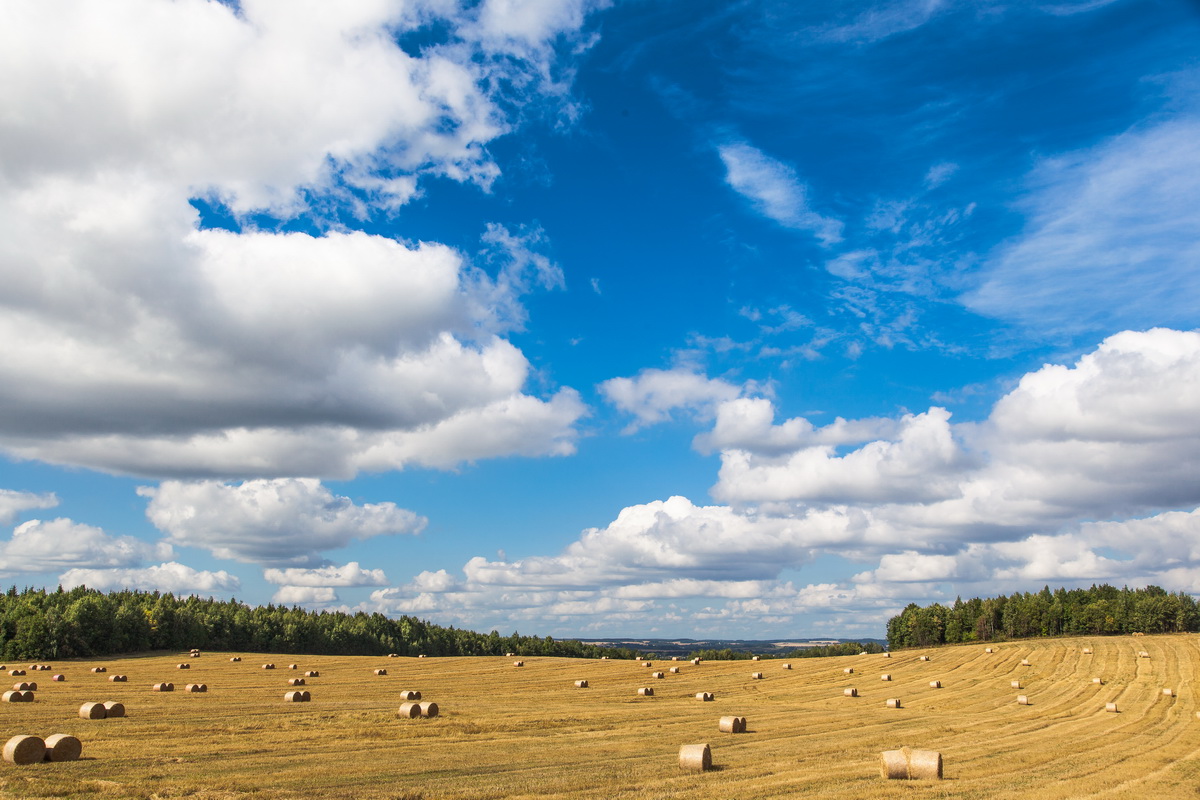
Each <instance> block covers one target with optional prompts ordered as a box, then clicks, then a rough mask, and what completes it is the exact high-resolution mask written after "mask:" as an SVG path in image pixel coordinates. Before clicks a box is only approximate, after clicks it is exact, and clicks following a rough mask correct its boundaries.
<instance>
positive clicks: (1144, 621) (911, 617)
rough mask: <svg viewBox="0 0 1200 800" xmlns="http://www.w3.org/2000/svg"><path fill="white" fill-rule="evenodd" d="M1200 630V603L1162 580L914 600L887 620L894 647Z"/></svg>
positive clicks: (888, 636) (890, 638)
mask: <svg viewBox="0 0 1200 800" xmlns="http://www.w3.org/2000/svg"><path fill="white" fill-rule="evenodd" d="M1185 631H1191V632H1195V631H1200V608H1198V607H1197V604H1196V600H1195V599H1194V598H1193V597H1192V596H1191V595H1189V594H1186V593H1184V592H1175V593H1173V594H1172V593H1170V592H1167V591H1166V590H1165V589H1163V588H1161V587H1159V586H1147V587H1146V588H1144V589H1130V588H1128V587H1123V588H1120V589H1117V588H1115V587H1113V586H1109V585H1108V584H1101V585H1100V586H1092V587H1091V588H1090V589H1063V588H1059V589H1056V590H1054V591H1053V592H1052V591H1050V587H1049V586H1047V587H1045V588H1043V589H1042V590H1041V591H1040V592H1034V593H1030V592H1024V593H1020V592H1017V593H1013V594H1011V595H1008V596H1004V595H1001V596H999V597H988V598H978V597H973V598H971V599H970V600H963V599H962V598H961V597H960V598H957V599H956V600H955V601H954V605H952V606H944V605H942V604H940V603H934V604H933V605H930V606H925V607H921V606H918V605H917V604H916V603H910V604H909V605H908V607H907V608H905V609H904V610H903V611H902V612H900V614H899V615H898V616H895V617H892V618H891V619H890V620H888V624H887V638H888V646H889V648H892V649H895V648H898V647H930V646H932V645H938V644H956V643H960V642H975V641H981V642H985V641H994V640H996V639H1026V638H1030V637H1036V636H1082V635H1096V636H1103V635H1116V634H1129V633H1134V632H1141V633H1182V632H1185Z"/></svg>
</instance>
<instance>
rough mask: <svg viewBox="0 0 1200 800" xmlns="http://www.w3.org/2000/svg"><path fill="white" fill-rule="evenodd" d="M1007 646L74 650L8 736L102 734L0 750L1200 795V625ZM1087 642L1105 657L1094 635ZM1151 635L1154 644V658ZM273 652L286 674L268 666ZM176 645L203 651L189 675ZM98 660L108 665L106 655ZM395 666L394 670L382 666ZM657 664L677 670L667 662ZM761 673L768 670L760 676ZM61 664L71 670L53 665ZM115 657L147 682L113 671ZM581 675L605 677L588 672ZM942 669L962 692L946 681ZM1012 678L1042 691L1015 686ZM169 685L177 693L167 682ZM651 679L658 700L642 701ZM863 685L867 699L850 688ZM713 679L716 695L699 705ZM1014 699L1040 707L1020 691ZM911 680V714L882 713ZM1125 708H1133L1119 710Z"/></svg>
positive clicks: (369, 786)
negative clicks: (701, 752) (940, 765)
mask: <svg viewBox="0 0 1200 800" xmlns="http://www.w3.org/2000/svg"><path fill="white" fill-rule="evenodd" d="M993 647H994V648H995V651H996V652H994V653H991V654H988V653H985V652H984V646H983V645H964V646H956V647H944V648H938V649H933V650H912V651H904V652H902V653H897V654H895V655H893V656H892V657H891V658H885V657H884V656H882V655H866V656H850V657H843V658H825V659H798V660H794V661H792V662H791V663H792V669H791V670H785V669H783V666H782V663H783V662H781V661H775V660H764V661H760V662H757V663H754V662H748V661H738V662H705V663H703V664H701V665H699V666H693V665H692V664H690V663H687V662H682V663H678V664H673V663H672V662H670V661H659V662H656V663H655V664H654V667H653V668H644V667H642V666H641V664H640V662H630V661H592V660H579V659H560V658H538V657H525V658H524V659H523V660H524V662H525V666H523V667H519V668H518V667H514V666H513V659H511V658H491V657H488V658H426V659H415V658H366V657H346V658H338V657H329V656H288V655H271V656H266V657H264V656H262V655H254V654H240V655H242V656H243V660H242V661H241V662H240V663H231V662H230V661H229V657H230V656H231V655H233V654H231V653H216V652H212V653H209V652H205V653H204V654H203V655H201V656H200V657H198V658H190V659H189V658H187V657H186V656H183V655H180V654H171V655H163V656H147V657H138V658H125V659H110V660H94V661H80V662H56V663H54V664H53V667H54V669H53V670H52V671H50V672H38V673H34V672H29V673H28V675H26V676H25V677H24V678H9V677H8V676H7V673H6V674H5V680H11V681H13V682H16V681H21V680H25V681H29V680H33V681H37V683H38V686H39V690H38V691H37V693H36V698H37V699H36V701H35V702H33V703H0V719H2V720H3V729H2V730H0V734H3V739H4V740H7V738H8V737H10V736H13V735H16V734H33V735H37V736H42V737H43V738H44V737H45V736H48V735H50V734H52V733H68V734H71V735H74V736H77V737H79V738H80V739H81V740H82V741H83V758H82V760H80V761H77V762H67V763H58V764H38V765H33V766H15V765H12V764H8V763H0V796H3V797H13V798H26V797H29V798H32V797H96V798H133V797H137V798H182V797H188V798H197V799H199V800H207V799H209V798H242V797H254V798H262V799H263V800H273V799H274V798H355V799H356V800H359V799H370V798H425V799H426V800H433V798H522V797H529V798H534V797H536V798H572V799H573V800H577V799H578V798H621V797H629V798H633V797H637V798H641V799H642V800H646V799H647V798H685V797H686V798H733V797H746V798H769V797H796V796H806V797H820V798H834V799H836V798H846V799H847V800H848V799H849V798H855V799H856V800H857V799H858V798H863V797H883V798H890V797H903V798H926V797H953V798H1008V797H1011V798H1017V797H1020V798H1025V799H1026V800H1027V799H1028V798H1036V799H1037V800H1042V799H1043V798H1090V797H1097V798H1099V797H1105V798H1120V797H1129V798H1133V797H1137V798H1145V797H1156V798H1162V797H1167V798H1182V797H1200V719H1197V717H1196V711H1197V709H1198V708H1200V706H1198V705H1197V702H1196V698H1195V695H1194V693H1193V689H1192V687H1193V685H1194V683H1195V681H1196V678H1197V665H1198V664H1200V637H1197V636H1194V635H1178V636H1153V637H1151V636H1147V637H1136V638H1133V637H1121V638H1103V637H1089V638H1080V639H1060V640H1052V641H1039V642H1018V643H1009V644H999V645H994V646H993ZM1088 647H1090V648H1092V649H1093V651H1094V652H1093V654H1091V655H1085V654H1084V653H1083V650H1084V648H1088ZM1141 650H1145V651H1147V652H1148V653H1149V654H1150V658H1139V657H1138V652H1139V651H1141ZM921 656H928V657H929V659H930V660H929V661H922V660H920V657H921ZM1022 659H1028V660H1029V662H1030V666H1021V660H1022ZM267 660H269V661H272V662H274V663H275V664H276V665H277V668H276V669H275V670H263V669H262V668H261V664H262V663H263V662H264V661H267ZM180 661H188V662H189V663H190V664H191V668H190V669H189V670H186V671H185V670H178V669H176V666H175V665H176V664H177V663H179V662H180ZM290 663H295V664H298V665H299V669H298V670H296V671H292V670H289V669H288V665H289V664H290ZM97 665H103V666H105V667H107V668H108V673H107V674H93V673H91V672H90V671H89V668H90V667H92V666H97ZM7 666H8V667H9V668H10V669H11V668H13V667H22V668H25V667H28V665H27V664H8V665H7ZM671 666H678V667H680V670H681V671H680V673H679V674H671V673H670V672H668V670H669V668H670V667H671ZM848 667H852V668H853V669H854V673H853V674H846V673H845V672H843V670H844V669H846V668H848ZM379 668H383V669H387V671H388V674H387V675H386V676H375V675H374V674H373V670H374V669H379ZM305 670H318V671H320V677H318V678H309V679H307V685H306V686H305V688H306V689H308V690H309V691H310V692H311V693H312V701H311V702H309V703H285V702H284V701H283V695H284V692H285V691H287V690H288V688H289V687H288V686H287V679H288V678H292V677H296V676H298V675H301V674H302V673H303V672H304V671H305ZM660 670H661V671H663V672H665V673H667V674H666V676H665V677H664V678H662V679H655V678H653V677H651V673H652V672H656V671H660ZM755 671H761V672H762V673H763V674H764V677H763V679H762V680H753V679H751V677H750V675H751V672H755ZM55 673H61V674H63V675H65V676H66V678H67V680H66V682H65V683H52V682H51V681H50V676H51V675H53V674H55ZM114 673H122V674H126V675H128V676H129V682H128V683H125V684H113V683H110V682H109V681H108V680H107V678H108V676H109V675H112V674H114ZM883 673H890V674H891V675H892V680H891V681H890V682H884V681H883V680H881V677H880V676H881V674H883ZM1095 677H1100V678H1103V680H1104V683H1103V685H1097V684H1095V683H1093V681H1092V679H1093V678H1095ZM580 679H586V680H587V681H589V683H590V688H587V689H577V688H575V686H574V681H576V680H580ZM935 680H938V681H941V682H942V687H943V688H940V689H935V688H931V687H930V682H931V681H935ZM1014 680H1020V681H1021V682H1022V684H1023V688H1022V689H1020V690H1017V689H1013V688H1012V686H1011V682H1012V681H1014ZM161 681H171V682H173V683H175V685H176V691H175V692H174V693H171V694H158V693H155V692H152V691H151V685H152V684H154V683H157V682H161ZM185 683H206V684H208V687H209V690H208V693H206V694H186V693H184V692H183V691H182V688H183V685H184V684H185ZM641 686H651V687H653V688H654V692H655V695H654V696H653V697H638V696H637V694H636V693H637V689H638V687H641ZM847 687H855V688H857V689H858V692H859V696H858V697H856V698H850V697H845V696H843V689H845V688H847ZM1164 688H1170V689H1172V690H1173V695H1174V696H1171V697H1168V696H1166V695H1164V694H1163V691H1162V690H1163V689H1164ZM401 690H417V691H420V692H421V693H422V695H423V699H424V700H432V701H434V702H436V703H437V704H438V705H439V706H440V709H441V716H440V717H438V718H436V719H416V720H408V719H400V718H398V717H397V715H396V711H397V709H398V708H399V706H400V702H401V701H400V699H399V697H398V693H399V692H400V691H401ZM700 691H709V692H713V693H715V695H716V700H715V701H714V702H701V701H698V700H696V699H695V698H694V695H695V694H696V693H697V692H700ZM1018 694H1024V695H1026V696H1028V698H1029V700H1030V705H1018V704H1017V695H1018ZM893 697H894V698H899V699H900V700H901V701H902V703H903V707H902V708H900V709H889V708H886V707H885V701H886V700H887V699H888V698H893ZM105 700H116V701H120V702H122V703H124V704H125V706H126V708H127V716H126V717H125V718H123V719H110V720H83V719H80V718H79V717H78V714H77V712H78V709H79V706H80V705H81V704H82V703H84V702H86V701H105ZM1107 702H1115V703H1117V704H1118V707H1119V709H1120V713H1117V714H1112V713H1106V712H1105V710H1104V706H1105V703H1107ZM731 714H736V715H741V716H745V717H747V719H748V731H747V732H746V733H742V734H724V733H719V732H718V731H717V721H718V718H719V717H721V716H722V715H731ZM700 742H708V743H709V744H710V745H711V746H712V750H713V762H714V766H715V768H714V769H713V770H712V771H710V772H706V773H703V774H700V773H687V772H683V771H681V770H680V769H679V767H678V752H679V747H680V745H682V744H692V743H700ZM901 746H910V747H913V748H921V749H934V750H939V751H941V752H942V754H943V756H944V758H945V780H942V781H938V782H910V781H884V780H882V779H881V778H880V777H879V754H880V752H881V751H883V750H886V749H892V748H898V747H901Z"/></svg>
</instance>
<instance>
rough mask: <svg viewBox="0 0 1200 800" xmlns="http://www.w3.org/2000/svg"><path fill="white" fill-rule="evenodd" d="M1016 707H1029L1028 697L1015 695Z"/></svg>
mask: <svg viewBox="0 0 1200 800" xmlns="http://www.w3.org/2000/svg"><path fill="white" fill-rule="evenodd" d="M1017 705H1019V706H1027V705H1030V703H1029V697H1028V696H1026V695H1023V694H1019V695H1017Z"/></svg>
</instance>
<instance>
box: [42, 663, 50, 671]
mask: <svg viewBox="0 0 1200 800" xmlns="http://www.w3.org/2000/svg"><path fill="white" fill-rule="evenodd" d="M41 669H44V670H45V671H47V672H49V671H50V665H49V664H42V666H41Z"/></svg>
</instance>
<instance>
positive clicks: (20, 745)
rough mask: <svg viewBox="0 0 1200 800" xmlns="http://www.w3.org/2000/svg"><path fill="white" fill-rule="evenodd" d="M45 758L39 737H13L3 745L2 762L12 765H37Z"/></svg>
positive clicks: (42, 743) (44, 746)
mask: <svg viewBox="0 0 1200 800" xmlns="http://www.w3.org/2000/svg"><path fill="white" fill-rule="evenodd" d="M45 757H46V743H45V742H44V741H42V739H41V737H40V736H14V737H12V738H11V739H9V740H8V741H7V742H5V744H4V760H5V761H8V762H11V763H13V764H37V763H40V762H41V761H42V760H43V759H44V758H45Z"/></svg>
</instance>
